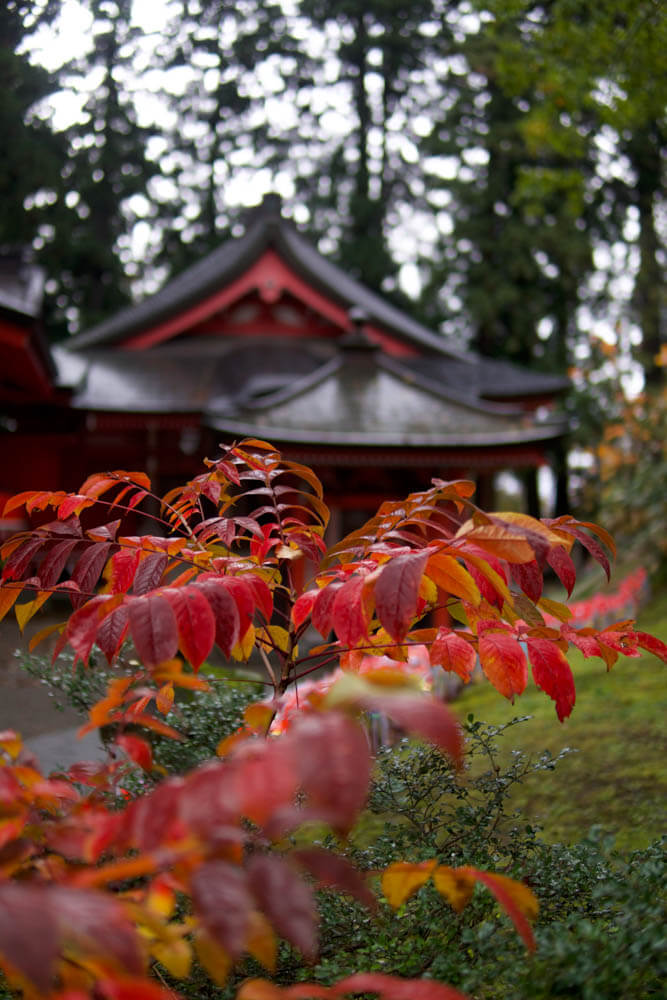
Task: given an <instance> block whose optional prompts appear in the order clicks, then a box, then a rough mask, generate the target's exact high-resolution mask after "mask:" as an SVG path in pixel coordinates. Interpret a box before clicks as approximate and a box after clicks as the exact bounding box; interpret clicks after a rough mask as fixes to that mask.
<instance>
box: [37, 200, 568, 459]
mask: <svg viewBox="0 0 667 1000" xmlns="http://www.w3.org/2000/svg"><path fill="white" fill-rule="evenodd" d="M53 354H54V359H55V361H56V364H57V367H58V372H59V384H60V386H62V387H66V388H68V389H69V390H70V391H71V406H72V407H74V408H75V409H79V410H86V411H88V412H93V413H94V412H98V413H100V412H107V413H135V414H142V413H145V414H162V415H168V414H171V415H173V414H184V415H187V414H192V415H194V414H196V415H198V418H199V420H200V421H201V423H202V424H203V425H205V426H208V427H210V428H212V429H215V430H217V431H221V432H224V433H226V434H230V435H234V436H247V435H252V436H256V437H263V438H267V439H269V440H275V441H276V442H285V443H288V442H301V443H304V444H321V445H332V446H336V447H339V448H340V447H344V446H348V445H352V446H364V447H370V446H375V447H382V446H386V447H399V448H400V447H403V448H405V447H410V448H412V447H424V448H427V449H428V448H456V447H473V448H474V447H477V446H480V447H482V446H483V447H488V446H492V447H493V446H500V447H503V446H509V445H515V444H523V443H526V442H536V443H537V442H547V441H549V440H551V439H554V438H558V437H561V436H562V435H563V434H564V433H565V432H566V429H567V428H566V425H565V423H564V421H563V420H561V419H554V418H552V417H548V416H547V418H546V419H542V418H541V416H539V415H538V413H536V412H535V408H536V407H537V404H538V403H540V402H542V401H546V402H549V401H550V400H551V399H552V398H553V396H554V395H555V394H556V393H558V392H560V391H562V390H563V389H564V388H565V387H566V386H567V384H568V383H567V380H566V379H563V378H561V377H560V376H558V377H556V376H550V375H544V374H540V373H534V372H531V371H527V370H525V369H521V368H518V367H517V366H515V365H511V364H509V363H507V362H505V361H493V360H489V359H485V358H482V357H480V356H478V355H476V354H473V353H470V352H466V351H463V350H458V349H457V348H455V347H454V345H453V344H452V343H451V342H450V341H448V340H447V339H446V338H444V337H442V336H440V335H439V334H437V333H435V332H434V331H432V330H429V329H427V328H426V327H424V326H423V325H421V324H420V323H418V322H417V321H416V320H414V319H413V318H412V317H411V316H409V315H408V314H407V313H405V312H403V311H402V310H400V309H398V308H397V307H395V306H394V305H392V304H391V303H390V302H388V301H387V300H385V299H383V298H382V297H381V296H380V295H377V294H376V293H375V292H372V291H371V290H370V289H368V288H366V287H365V286H364V285H362V284H361V283H360V282H358V281H356V280H355V279H353V278H351V277H350V276H349V275H347V274H345V272H344V271H342V270H341V269H340V268H339V267H338V266H337V265H335V264H333V263H331V262H330V261H328V260H327V259H326V258H324V257H323V256H322V255H321V254H320V253H319V252H318V251H317V250H316V249H315V248H314V247H313V246H312V245H311V244H310V243H309V242H308V241H307V240H306V239H304V238H303V237H302V236H301V235H300V234H299V233H298V232H297V231H296V229H295V228H294V226H293V225H292V224H291V223H290V222H288V221H286V220H285V219H283V218H282V216H281V214H280V205H279V202H277V201H276V200H275V199H273V198H269V199H267V200H265V202H264V204H263V205H262V206H260V208H259V209H258V210H256V211H255V213H254V214H253V215H252V217H251V218H250V219H249V222H248V227H247V229H246V232H245V234H244V235H243V236H241V237H240V238H238V239H232V240H228V241H227V242H225V243H223V244H222V246H220V247H219V248H218V249H217V250H214V251H213V252H212V253H210V254H208V256H206V257H205V258H204V259H203V260H201V261H199V263H197V264H195V265H194V266H193V267H190V268H189V269H188V270H186V271H184V272H183V273H182V274H181V275H179V276H178V277H177V278H175V279H174V280H173V281H170V282H169V283H168V284H166V285H165V287H164V288H163V289H162V290H161V291H159V292H157V293H156V294H155V295H153V296H151V297H150V298H148V299H146V300H145V301H144V302H142V303H140V304H139V305H135V306H131V307H129V308H126V309H123V310H122V311H121V312H119V313H118V314H117V315H116V316H113V317H112V318H111V319H109V320H106V321H105V322H103V323H100V324H99V325H97V326H96V327H94V328H93V329H91V330H89V331H87V332H85V333H82V334H80V335H78V336H76V337H73V338H72V339H71V340H70V341H68V342H67V344H66V345H63V346H59V347H56V348H54V351H53Z"/></svg>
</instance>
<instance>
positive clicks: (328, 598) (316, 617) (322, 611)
mask: <svg viewBox="0 0 667 1000" xmlns="http://www.w3.org/2000/svg"><path fill="white" fill-rule="evenodd" d="M342 586H343V583H342V581H341V580H332V581H331V582H330V583H327V584H326V586H324V587H322V589H321V590H320V592H319V594H317V596H316V598H315V603H314V604H313V613H312V622H313V626H314V627H315V628H316V629H317V631H318V632H319V633H320V635H321V636H322V637H323V638H324V639H326V637H327V636H328V635H329V632H331V629H332V624H331V615H332V611H333V604H334V601H335V599H336V594H337V593H338V591H339V590H340V588H341V587H342Z"/></svg>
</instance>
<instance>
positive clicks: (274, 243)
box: [68, 196, 569, 398]
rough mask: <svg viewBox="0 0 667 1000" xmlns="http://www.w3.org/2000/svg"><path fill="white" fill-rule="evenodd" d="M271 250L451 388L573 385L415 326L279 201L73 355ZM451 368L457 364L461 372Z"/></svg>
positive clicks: (184, 301)
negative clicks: (327, 253)
mask: <svg viewBox="0 0 667 1000" xmlns="http://www.w3.org/2000/svg"><path fill="white" fill-rule="evenodd" d="M269 249H271V250H274V251H275V252H276V253H277V254H278V256H279V257H280V258H281V259H282V260H283V261H284V262H285V263H286V264H287V265H288V266H289V267H290V268H291V269H292V270H293V271H294V272H295V273H296V274H297V275H299V276H300V278H302V279H303V280H304V281H305V282H306V283H307V284H308V285H309V286H310V287H311V288H313V289H315V290H316V291H317V292H319V293H321V294H322V295H324V296H325V297H326V298H327V299H328V300H331V301H332V302H335V303H336V304H337V305H338V306H339V307H341V309H342V310H343V311H344V315H347V313H348V312H349V310H351V309H354V310H356V311H358V312H359V313H360V314H363V315H364V317H365V320H366V323H367V324H368V325H370V326H373V327H376V328H378V329H380V330H382V331H383V332H385V333H388V334H389V335H390V336H391V337H393V338H394V339H395V340H396V341H398V342H400V343H402V344H403V345H405V347H406V349H408V351H410V352H412V353H413V354H414V355H415V358H414V361H413V366H414V367H415V369H417V368H421V372H422V374H424V375H425V374H427V373H430V374H431V375H432V376H433V377H436V378H438V379H441V378H444V379H446V381H447V382H448V383H449V384H452V385H454V384H457V383H458V384H461V383H462V382H463V383H471V382H472V383H474V385H475V387H476V391H477V392H478V393H479V395H481V396H488V397H491V398H501V397H503V396H531V395H533V396H542V395H551V394H554V393H559V392H563V391H564V390H566V389H567V387H568V385H569V383H568V380H567V379H566V378H563V377H562V376H560V375H549V374H544V373H542V372H533V371H530V370H528V369H524V368H520V367H518V366H516V365H513V364H510V363H509V362H506V361H493V360H490V359H487V358H483V357H480V356H479V355H477V354H474V353H472V352H469V351H465V350H463V349H462V348H460V347H458V346H456V345H455V344H453V343H452V342H451V341H450V340H449V339H448V338H446V337H444V336H442V335H441V334H439V333H436V332H435V331H433V330H430V329H428V328H427V327H425V326H424V325H423V324H421V323H419V322H417V320H415V319H413V318H412V317H411V316H410V315H409V314H408V313H406V312H404V311H403V310H402V309H399V308H397V307H396V306H394V305H393V304H392V303H391V302H389V301H388V300H387V299H385V298H383V297H382V296H381V295H378V294H377V293H376V292H373V291H371V290H370V289H369V288H367V287H366V286H365V285H363V284H362V283H361V282H359V281H357V280H356V279H354V278H352V277H351V276H350V275H349V274H346V272H345V271H344V270H342V269H341V268H340V267H338V266H337V265H336V264H334V263H333V262H332V261H330V260H328V259H327V258H326V257H324V256H322V254H320V253H319V251H318V250H317V249H316V248H315V247H314V246H313V245H312V244H311V243H310V242H309V241H308V240H306V239H305V238H304V237H303V236H302V235H300V233H299V232H298V231H297V230H296V228H295V227H294V225H293V224H292V223H291V222H289V221H288V220H286V219H284V218H283V217H282V215H281V212H280V200H279V199H278V198H277V197H275V196H268V197H267V198H265V200H264V202H263V203H262V205H260V206H259V207H258V208H257V209H255V210H254V211H253V212H252V213H251V214H250V216H249V222H248V226H247V228H246V231H245V233H244V235H243V236H241V237H239V238H236V239H230V240H227V241H226V242H224V243H223V244H222V245H221V246H220V247H218V248H217V249H216V250H214V251H212V252H211V253H209V254H208V255H207V256H206V257H204V258H203V259H202V260H200V261H198V262H197V263H196V264H194V265H193V266H192V267H189V268H188V269H187V270H185V271H183V272H182V273H181V274H180V275H178V276H177V277H176V278H174V279H173V280H172V281H170V282H168V283H167V284H166V285H165V286H164V287H163V288H162V289H161V290H160V291H158V292H156V293H155V294H154V295H152V296H150V297H149V298H147V299H145V300H144V301H143V302H141V303H139V304H138V305H134V306H129V307H128V308H126V309H122V310H121V311H120V312H119V313H117V314H116V315H115V316H112V317H111V318H110V319H108V320H105V321H104V322H102V323H99V324H98V325H97V326H94V327H93V328H92V329H90V330H87V331H85V332H84V333H81V334H78V335H77V336H74V337H72V338H71V340H70V341H69V342H68V349H69V350H76V351H79V350H87V349H89V348H104V347H111V346H114V345H119V344H122V343H127V342H128V341H129V340H130V339H131V338H132V337H133V336H136V335H138V334H141V333H144V332H146V331H148V330H150V329H151V328H154V327H156V326H158V325H159V324H161V323H164V322H165V321H167V320H169V319H171V318H172V317H174V316H175V315H176V314H178V313H183V312H184V311H186V310H188V309H190V308H192V307H193V306H196V305H197V304H198V303H200V302H201V301H202V300H204V299H206V298H207V297H208V296H211V295H213V294H214V293H215V292H216V291H219V290H220V289H221V288H223V287H224V286H225V285H230V284H232V283H233V282H234V281H235V280H237V279H238V278H239V277H241V276H242V275H243V274H244V273H245V272H246V271H247V270H248V269H249V268H250V267H251V265H252V264H253V263H255V262H256V261H257V260H258V259H259V258H260V257H261V255H262V254H263V253H264V252H266V251H267V250H269ZM349 326H350V324H348V326H347V329H349ZM344 332H346V331H345V330H341V333H344ZM423 355H426V357H424V356H423ZM420 356H421V357H420ZM434 362H435V366H434ZM452 363H455V364H456V366H457V367H456V370H455V369H454V368H452Z"/></svg>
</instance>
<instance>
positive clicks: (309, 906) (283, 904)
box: [248, 854, 317, 959]
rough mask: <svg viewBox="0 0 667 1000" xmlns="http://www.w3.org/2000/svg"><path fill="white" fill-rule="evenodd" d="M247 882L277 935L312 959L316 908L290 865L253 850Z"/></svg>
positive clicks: (307, 887) (311, 894)
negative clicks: (254, 853) (255, 852)
mask: <svg viewBox="0 0 667 1000" xmlns="http://www.w3.org/2000/svg"><path fill="white" fill-rule="evenodd" d="M248 884H249V886H250V888H251V890H252V892H253V895H254V896H255V899H256V900H257V902H258V904H259V906H260V908H261V910H262V912H263V913H264V914H265V915H266V916H267V917H268V918H269V920H270V921H271V923H272V924H273V926H274V927H275V929H276V931H277V932H278V933H279V934H280V936H281V937H283V938H285V940H287V941H289V942H290V944H293V945H295V947H297V948H298V949H299V951H300V952H301V953H302V954H303V955H304V957H305V958H307V959H314V958H315V955H316V954H317V908H316V906H315V899H314V896H313V893H312V890H311V889H310V887H309V886H307V885H306V883H305V882H304V880H303V879H302V878H301V877H300V875H299V874H298V873H297V872H296V871H295V870H294V868H292V866H291V865H290V864H289V863H288V862H287V861H285V860H284V859H283V858H282V857H280V856H278V855H269V854H262V855H260V854H256V855H254V856H253V857H252V858H251V859H250V861H249V863H248Z"/></svg>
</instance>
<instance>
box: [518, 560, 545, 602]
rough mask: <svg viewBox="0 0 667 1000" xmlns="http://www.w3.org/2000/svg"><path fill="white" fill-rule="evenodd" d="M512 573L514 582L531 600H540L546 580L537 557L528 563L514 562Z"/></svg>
mask: <svg viewBox="0 0 667 1000" xmlns="http://www.w3.org/2000/svg"><path fill="white" fill-rule="evenodd" d="M510 574H511V576H512V579H513V580H514V582H515V583H516V584H517V585H518V586H519V587H520V588H521V590H523V592H524V594H526V596H527V597H529V598H530V599H531V601H539V599H540V597H541V596H542V587H543V584H544V580H543V578H542V570H541V569H540V567H539V566H538V564H537V561H536V560H535V559H533V560H532V561H531V562H527V563H512V564H511V565H510Z"/></svg>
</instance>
